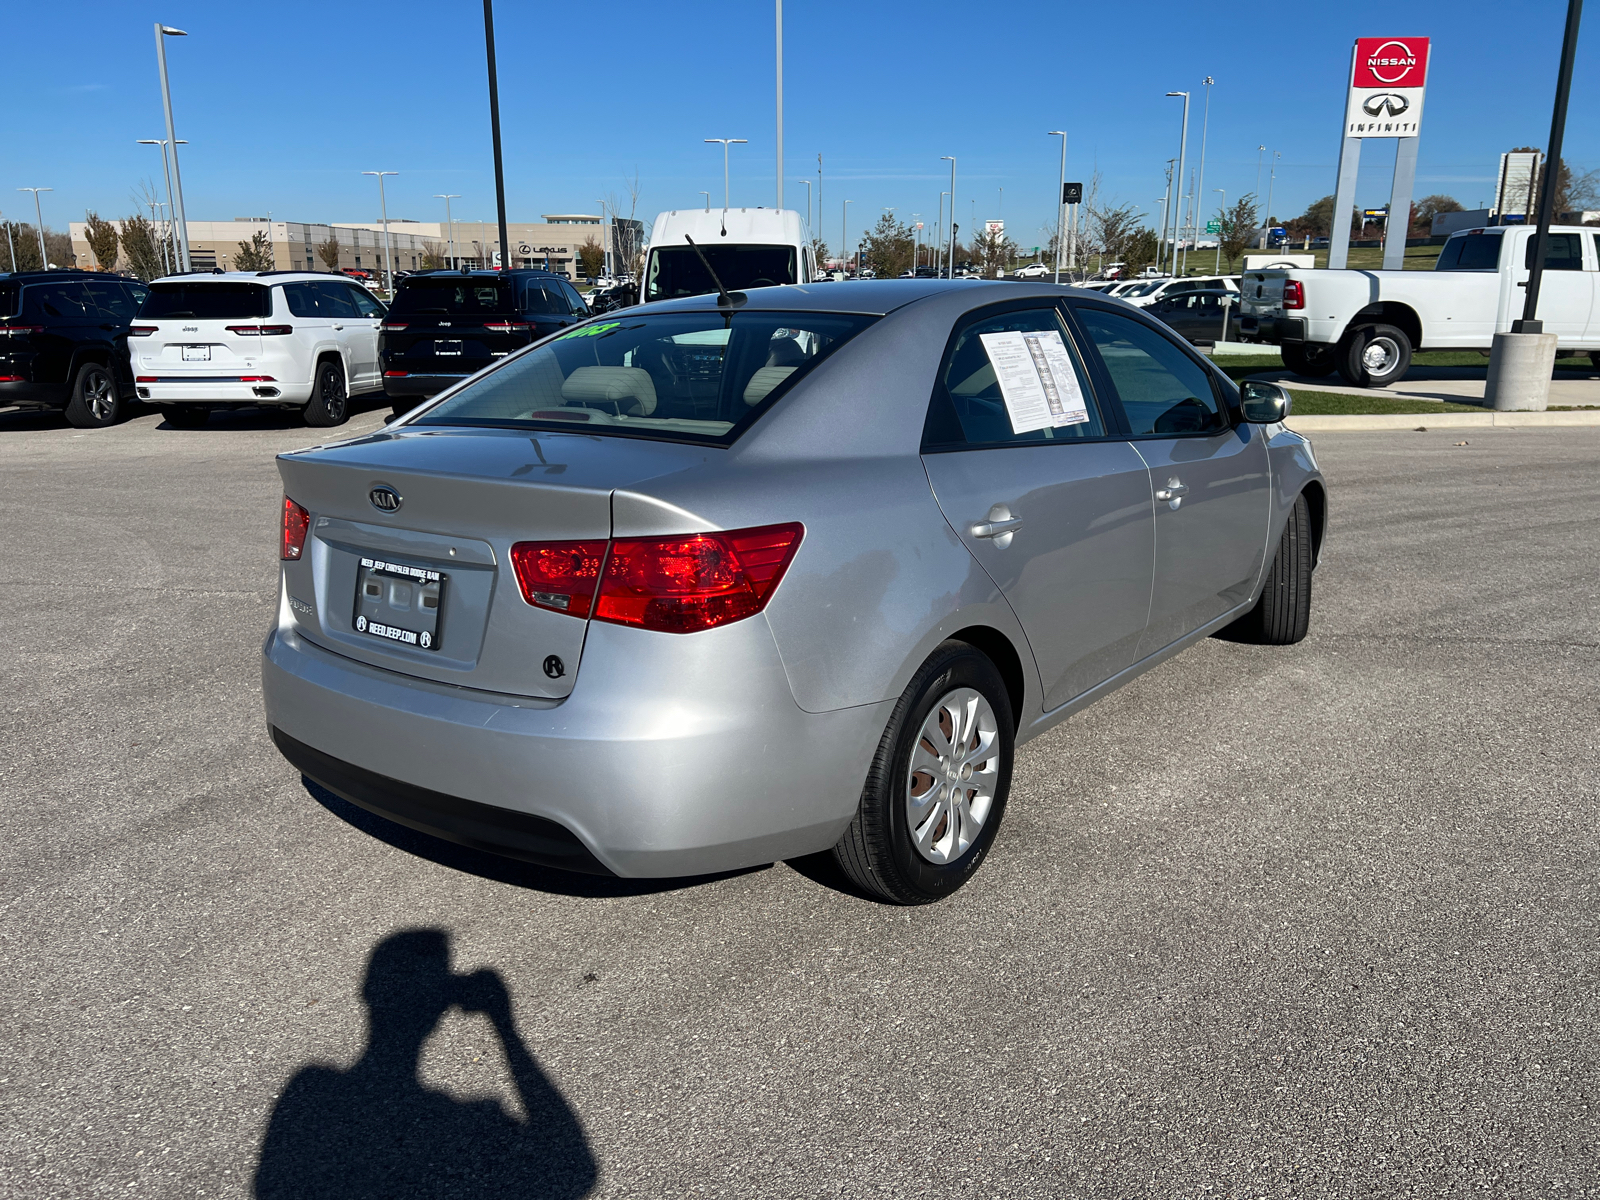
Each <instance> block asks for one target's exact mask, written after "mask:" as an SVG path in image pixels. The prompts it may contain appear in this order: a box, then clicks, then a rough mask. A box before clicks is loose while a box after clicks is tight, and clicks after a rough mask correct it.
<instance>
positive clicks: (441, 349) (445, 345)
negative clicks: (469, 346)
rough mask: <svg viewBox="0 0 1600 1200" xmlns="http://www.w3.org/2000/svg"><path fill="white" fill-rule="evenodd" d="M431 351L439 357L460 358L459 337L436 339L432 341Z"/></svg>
mask: <svg viewBox="0 0 1600 1200" xmlns="http://www.w3.org/2000/svg"><path fill="white" fill-rule="evenodd" d="M433 352H434V353H435V354H436V355H438V356H439V357H440V358H460V357H461V342H460V340H459V339H452V340H447V341H436V342H434V343H433Z"/></svg>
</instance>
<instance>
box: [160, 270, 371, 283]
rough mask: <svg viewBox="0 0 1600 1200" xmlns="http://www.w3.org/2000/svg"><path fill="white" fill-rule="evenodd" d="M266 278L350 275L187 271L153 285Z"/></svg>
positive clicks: (338, 276) (278, 280)
mask: <svg viewBox="0 0 1600 1200" xmlns="http://www.w3.org/2000/svg"><path fill="white" fill-rule="evenodd" d="M264 277H268V278H271V279H272V281H273V282H274V283H285V282H291V281H293V280H297V279H344V280H349V279H350V277H349V276H348V275H343V274H335V273H333V272H331V271H185V272H183V273H181V274H178V275H163V276H162V277H161V278H160V279H152V280H151V281H150V282H151V283H209V282H211V281H216V282H219V283H255V282H256V281H257V280H259V279H262V278H264Z"/></svg>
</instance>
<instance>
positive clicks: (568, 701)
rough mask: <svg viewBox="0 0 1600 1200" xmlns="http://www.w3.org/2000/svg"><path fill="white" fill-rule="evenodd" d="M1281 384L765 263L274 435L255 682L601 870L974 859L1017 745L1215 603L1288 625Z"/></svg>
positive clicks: (1296, 622)
mask: <svg viewBox="0 0 1600 1200" xmlns="http://www.w3.org/2000/svg"><path fill="white" fill-rule="evenodd" d="M1287 412H1288V396H1287V393H1285V392H1283V391H1282V390H1281V389H1279V388H1277V387H1276V386H1275V385H1271V384H1248V385H1246V390H1245V392H1244V393H1243V394H1241V392H1240V391H1239V390H1238V389H1237V388H1236V387H1235V386H1234V385H1233V383H1232V382H1230V381H1229V380H1228V379H1227V378H1226V377H1224V376H1223V375H1221V374H1220V373H1218V372H1216V371H1214V370H1213V369H1212V368H1211V367H1210V366H1209V365H1208V364H1207V362H1206V360H1205V359H1203V358H1201V357H1200V356H1198V355H1197V354H1195V353H1194V351H1193V350H1192V349H1191V348H1190V347H1188V346H1187V345H1185V344H1184V343H1183V342H1182V340H1181V339H1179V338H1178V337H1177V336H1176V335H1175V334H1174V333H1173V332H1172V331H1171V330H1169V329H1166V328H1164V327H1163V326H1162V325H1161V324H1160V323H1158V322H1156V321H1154V320H1151V319H1150V318H1148V317H1146V316H1145V315H1144V314H1142V313H1141V312H1139V311H1138V310H1136V309H1134V308H1132V307H1130V306H1128V305H1126V304H1123V303H1121V302H1118V301H1115V300H1111V299H1107V298H1105V297H1103V296H1100V295H1098V294H1096V293H1093V292H1088V291H1085V290H1083V289H1077V288H1069V287H1054V286H1051V285H1044V284H1006V285H1004V286H1001V285H998V284H976V285H975V284H972V283H967V282H949V281H922V280H905V281H899V280H896V281H883V282H878V283H861V284H859V285H858V286H856V287H853V288H833V287H813V286H806V285H801V286H787V287H772V288H763V289H759V290H754V291H751V292H749V293H748V294H740V293H733V294H724V295H721V296H703V297H693V298H686V299H683V300H676V301H669V302H665V303H661V304H651V305H644V306H641V307H638V308H634V309H629V310H627V311H626V312H623V313H616V314H610V315H608V316H602V317H598V318H595V319H592V320H589V321H587V322H585V323H583V324H580V325H577V326H574V327H573V328H570V329H567V330H565V331H563V332H561V333H559V334H557V335H555V336H553V337H550V338H547V339H545V340H543V341H541V342H539V343H537V344H535V345H533V346H530V347H528V348H526V349H524V350H522V351H520V352H518V353H517V354H515V355H513V356H510V357H508V358H506V359H504V360H502V361H501V362H500V363H498V364H497V365H495V366H493V367H491V368H489V369H488V370H485V371H483V372H481V373H479V374H477V375H476V376H474V377H473V378H471V379H469V380H467V381H465V382H464V383H462V384H460V385H457V386H456V387H454V388H452V389H450V390H449V391H446V392H444V393H441V394H440V395H439V396H437V397H435V398H434V400H433V401H431V402H430V403H429V404H428V405H426V406H424V407H421V408H418V409H416V410H415V411H413V412H412V413H410V414H409V415H408V416H407V417H406V418H405V419H403V420H401V421H400V422H398V423H396V424H394V425H391V426H390V427H389V428H387V429H385V430H384V431H383V432H381V433H377V434H374V435H372V436H369V437H363V438H358V439H355V440H352V441H345V442H340V443H337V444H331V445H325V446H315V447H312V448H311V449H308V450H303V451H298V452H295V453H292V454H284V455H282V456H280V458H279V460H278V465H279V469H280V472H281V475H282V478H283V485H284V493H285V495H284V499H283V525H282V543H281V549H280V554H281V557H282V591H281V597H280V604H279V607H278V616H277V622H276V624H275V626H274V628H273V630H272V633H271V635H270V636H269V637H268V638H267V640H266V644H265V646H264V651H263V652H264V663H263V679H264V690H265V703H266V712H267V719H268V722H269V724H270V727H271V733H272V737H273V739H274V740H275V742H276V743H277V745H278V747H279V748H280V749H281V751H282V752H283V754H284V756H285V757H286V758H287V759H288V760H289V761H290V762H291V763H292V764H293V765H294V766H295V767H297V768H298V769H299V770H300V771H301V772H302V773H303V774H304V775H306V776H308V777H309V778H310V779H312V780H315V781H316V782H318V783H320V784H322V785H323V786H325V787H326V788H328V789H329V790H331V791H333V792H335V793H337V794H339V795H341V796H343V797H345V798H346V799H348V800H350V801H352V802H354V803H355V804H357V805H360V806H362V807H364V808H367V809H370V810H371V811H373V812H376V813H379V814H381V815H382V816H384V817H387V818H389V819H391V820H393V821H396V822H398V823H400V824H403V825H407V826H410V827H412V828H414V829H419V830H423V831H426V832H428V833H430V834H434V835H437V836H439V837H442V838H447V839H450V840H453V841H456V842H459V843H462V844H465V845H468V846H474V847H478V848H481V849H486V850H490V851H494V852H497V853H500V854H504V855H509V856H512V857H516V858H521V859H525V860H529V861H532V862H536V863H543V864H547V865H553V866H557V867H562V868H565V869H568V870H578V871H589V872H597V873H608V874H615V875H620V876H682V875H692V874H698V873H709V872H715V871H723V870H729V869H734V868H739V867H746V866H751V865H756V864H763V863H768V862H772V861H774V860H777V859H783V858H792V857H796V856H800V855H806V854H811V853H816V852H819V851H828V850H831V851H832V853H833V854H834V855H835V856H836V858H837V860H838V862H839V864H840V866H841V867H842V869H843V870H844V871H845V872H846V873H847V874H848V876H849V877H850V878H851V879H852V880H853V881H854V882H855V883H856V884H857V885H859V887H861V888H862V889H865V890H866V891H867V892H870V893H871V894H873V895H876V896H878V897H881V898H882V899H884V900H885V901H889V902H893V903H901V904H918V903H926V902H928V901H933V900H938V899H940V898H941V897H944V896H947V895H949V894H950V893H951V892H953V891H955V890H956V889H957V888H958V887H960V886H961V885H962V884H963V883H964V882H965V881H966V880H967V879H968V878H969V877H970V876H971V875H972V873H973V872H974V871H975V870H977V868H978V866H979V865H980V864H981V863H982V862H983V860H984V858H985V857H986V856H987V854H988V852H989V849H990V847H991V846H992V845H993V844H994V840H995V835H996V833H997V831H998V829H999V827H1000V823H1001V818H1002V817H1003V815H1004V813H1005V808H1006V801H1007V793H1008V789H1009V786H1010V782H1011V771H1012V762H1013V759H1014V756H1015V754H1016V748H1017V746H1018V745H1020V744H1021V743H1023V742H1025V741H1027V740H1028V739H1029V738H1032V737H1036V736H1037V735H1039V734H1040V733H1043V732H1044V731H1045V730H1047V729H1049V728H1050V727H1051V726H1053V725H1055V724H1056V723H1057V722H1059V721H1061V720H1062V719H1064V718H1065V717H1067V716H1068V715H1070V714H1071V713H1073V712H1075V711H1077V710H1079V709H1081V708H1083V707H1084V706H1085V705H1088V704H1091V703H1093V702H1094V701H1095V700H1096V699H1098V698H1099V697H1101V696H1104V695H1106V694H1108V693H1109V692H1111V691H1112V690H1114V689H1116V688H1118V687H1120V686H1122V685H1123V684H1125V683H1127V682H1128V681H1129V680H1131V679H1133V678H1134V677H1136V676H1137V675H1139V674H1140V673H1141V672H1144V671H1147V670H1149V669H1151V668H1152V667H1155V666H1157V665H1158V664H1160V663H1161V662H1162V661H1163V660H1165V659H1167V658H1169V657H1171V656H1172V655H1174V654H1176V653H1178V652H1179V651H1181V650H1182V649H1184V648H1185V647H1186V646H1189V645H1192V644H1193V643H1194V642H1195V641H1197V640H1198V639H1201V638H1204V637H1206V636H1207V635H1209V634H1211V633H1213V632H1217V631H1221V630H1224V629H1226V630H1228V631H1229V633H1228V636H1229V637H1230V638H1232V639H1234V640H1245V641H1255V642H1263V643H1275V644H1287V643H1292V642H1295V641H1298V640H1299V639H1300V638H1302V637H1303V636H1304V635H1305V633H1306V629H1307V623H1308V621H1309V615H1310V603H1311V581H1312V571H1313V568H1314V566H1315V564H1316V561H1317V556H1318V552H1319V549H1320V546H1321V542H1322V535H1323V529H1324V527H1325V523H1326V519H1327V500H1326V491H1325V485H1324V482H1323V479H1322V476H1321V474H1320V472H1319V471H1318V469H1317V466H1316V463H1315V461H1314V459H1313V457H1312V452H1311V446H1310V445H1309V443H1308V442H1307V441H1306V440H1305V439H1304V438H1302V437H1300V436H1298V435H1296V434H1294V433H1293V432H1291V431H1289V430H1288V429H1286V428H1285V426H1284V425H1283V423H1282V418H1283V417H1284V416H1285V415H1287Z"/></svg>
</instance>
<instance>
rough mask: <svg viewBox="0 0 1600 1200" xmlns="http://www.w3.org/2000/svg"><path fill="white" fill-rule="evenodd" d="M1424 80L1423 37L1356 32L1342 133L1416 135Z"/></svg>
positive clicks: (1425, 51)
mask: <svg viewBox="0 0 1600 1200" xmlns="http://www.w3.org/2000/svg"><path fill="white" fill-rule="evenodd" d="M1427 82H1428V39H1427V38H1409V37H1408V38H1357V39H1356V50H1355V55H1354V57H1353V61H1352V63H1351V69H1350V98H1349V101H1348V102H1347V103H1346V105H1345V114H1344V135H1345V136H1346V137H1355V138H1373V137H1377V138H1405V137H1416V136H1417V134H1418V133H1419V132H1420V130H1421V128H1422V93H1423V90H1424V87H1425V85H1426V84H1427Z"/></svg>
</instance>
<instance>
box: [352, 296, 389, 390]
mask: <svg viewBox="0 0 1600 1200" xmlns="http://www.w3.org/2000/svg"><path fill="white" fill-rule="evenodd" d="M346 286H347V287H348V288H349V289H350V300H351V303H353V304H354V305H355V306H356V313H357V316H356V319H355V323H354V324H353V325H352V326H351V328H352V329H353V330H354V331H355V335H356V336H355V338H354V339H353V341H354V342H355V343H357V345H358V350H357V353H358V356H359V357H358V359H357V361H358V362H359V363H360V364H361V374H360V380H361V382H360V386H361V387H362V388H374V387H377V386H379V384H381V383H382V382H383V377H382V375H381V374H380V373H379V366H378V336H379V334H380V333H381V332H382V330H383V313H384V308H383V305H382V304H380V303H378V299H377V297H376V296H374V295H373V294H372V293H371V292H369V291H367V289H366V288H364V287H361V286H359V285H357V284H347V285H346Z"/></svg>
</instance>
